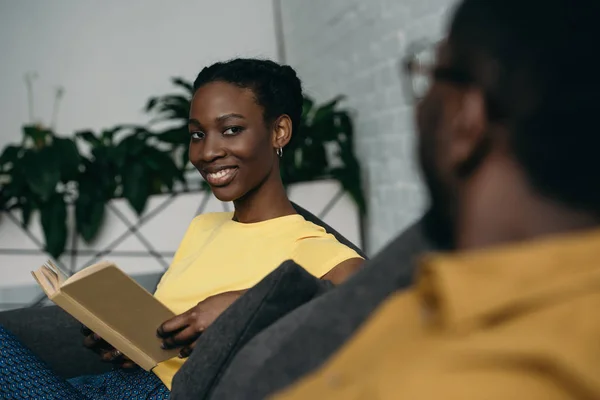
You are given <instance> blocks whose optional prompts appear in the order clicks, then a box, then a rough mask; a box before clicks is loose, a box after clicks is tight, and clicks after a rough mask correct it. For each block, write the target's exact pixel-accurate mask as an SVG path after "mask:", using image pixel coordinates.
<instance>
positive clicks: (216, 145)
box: [189, 134, 227, 164]
mask: <svg viewBox="0 0 600 400" xmlns="http://www.w3.org/2000/svg"><path fill="white" fill-rule="evenodd" d="M219 136H220V135H211V134H207V135H206V137H205V138H204V140H202V141H200V142H197V143H194V142H192V143H191V144H190V154H189V156H190V161H192V163H193V164H194V163H195V161H196V162H198V161H199V162H203V163H210V162H212V161H214V160H216V159H218V158H222V157H224V156H225V155H226V154H227V152H226V150H225V148H224V146H223V143H222V141H221V140H220V137H219Z"/></svg>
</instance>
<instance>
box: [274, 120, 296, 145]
mask: <svg viewBox="0 0 600 400" xmlns="http://www.w3.org/2000/svg"><path fill="white" fill-rule="evenodd" d="M291 139H292V120H291V119H290V117H289V116H287V115H285V114H284V115H281V116H280V117H279V118H277V119H276V120H275V123H274V124H273V147H274V148H275V149H283V148H284V147H285V146H287V144H288V143H289V142H290V140H291Z"/></svg>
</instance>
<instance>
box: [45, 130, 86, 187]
mask: <svg viewBox="0 0 600 400" xmlns="http://www.w3.org/2000/svg"><path fill="white" fill-rule="evenodd" d="M51 149H52V150H53V151H54V152H55V153H56V159H57V160H58V164H59V169H60V175H61V180H62V181H63V182H68V181H72V180H75V179H77V175H79V163H80V158H81V157H80V156H79V150H78V149H77V145H76V144H75V142H74V141H72V140H71V139H69V138H60V137H55V138H54V139H53V142H52V147H51Z"/></svg>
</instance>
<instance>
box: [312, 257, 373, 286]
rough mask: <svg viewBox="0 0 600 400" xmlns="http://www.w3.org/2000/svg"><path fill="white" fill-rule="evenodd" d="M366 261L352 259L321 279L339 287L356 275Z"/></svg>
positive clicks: (337, 266)
mask: <svg viewBox="0 0 600 400" xmlns="http://www.w3.org/2000/svg"><path fill="white" fill-rule="evenodd" d="M364 262H365V260H363V259H362V258H358V257H357V258H351V259H349V260H346V261H344V262H342V263H340V264H338V265H336V266H335V267H334V268H333V269H332V270H331V271H329V272H328V273H326V274H325V275H323V276H322V277H321V279H324V280H327V281H331V283H333V284H334V285H339V284H340V283H342V282H344V281H345V280H346V279H348V278H349V277H351V276H352V275H354V273H355V272H356V271H358V270H359V269H360V268H361V267H362V265H363V263H364Z"/></svg>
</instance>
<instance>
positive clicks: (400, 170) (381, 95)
mask: <svg viewBox="0 0 600 400" xmlns="http://www.w3.org/2000/svg"><path fill="white" fill-rule="evenodd" d="M453 4H454V1H453V0H403V1H401V0H362V1H361V0H320V1H319V0H281V13H282V16H281V17H282V23H283V32H284V43H285V55H286V60H285V61H286V62H287V63H289V64H290V65H292V66H293V67H295V68H296V69H297V71H298V72H299V74H300V77H301V78H302V80H303V82H304V85H305V89H306V91H307V93H308V94H310V95H312V96H313V97H315V98H316V99H317V100H320V101H324V100H328V99H330V98H332V97H334V96H336V95H338V94H345V95H346V96H347V98H348V101H347V103H346V105H347V106H348V107H349V108H350V109H352V110H354V111H355V113H356V118H355V128H356V132H355V135H356V144H357V149H356V151H357V153H358V156H359V158H360V160H361V165H362V168H363V176H364V179H365V184H366V190H367V201H368V206H369V221H368V223H367V227H366V228H367V243H368V251H369V253H371V254H373V253H374V252H376V251H378V250H379V249H380V248H381V247H382V246H383V245H384V244H385V243H386V242H388V241H389V240H390V239H392V238H393V237H394V236H395V235H396V234H397V233H398V232H400V231H401V230H402V229H404V228H405V227H406V226H407V225H409V224H410V223H411V222H412V221H414V219H415V218H416V217H418V216H419V215H420V213H421V212H422V210H423V207H424V204H425V197H424V192H423V190H422V187H421V184H420V180H419V177H418V174H417V172H416V168H415V166H416V164H415V162H414V156H413V146H414V130H413V110H412V107H411V105H410V104H409V103H408V102H407V101H406V96H404V93H403V92H402V88H401V82H400V77H399V65H398V60H399V58H400V57H401V56H402V55H403V51H404V49H405V47H406V45H407V43H410V42H411V41H412V40H414V39H419V38H423V37H428V38H434V39H435V38H439V37H441V35H442V32H443V29H444V28H445V22H446V18H447V15H448V13H447V11H448V10H449V9H450V8H451V6H452V5H453Z"/></svg>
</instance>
